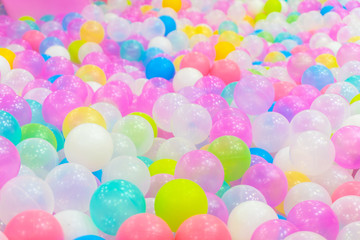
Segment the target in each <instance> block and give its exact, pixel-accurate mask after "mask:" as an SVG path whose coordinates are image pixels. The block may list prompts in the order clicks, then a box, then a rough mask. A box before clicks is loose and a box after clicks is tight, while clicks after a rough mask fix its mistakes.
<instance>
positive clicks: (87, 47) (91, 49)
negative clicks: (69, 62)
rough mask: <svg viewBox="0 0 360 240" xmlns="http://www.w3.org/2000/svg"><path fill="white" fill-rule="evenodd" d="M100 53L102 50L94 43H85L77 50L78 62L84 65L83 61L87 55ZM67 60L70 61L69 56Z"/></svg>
mask: <svg viewBox="0 0 360 240" xmlns="http://www.w3.org/2000/svg"><path fill="white" fill-rule="evenodd" d="M102 52H103V50H102V48H101V47H100V45H99V44H97V43H94V42H86V43H84V44H83V45H81V47H80V48H79V52H78V55H79V60H80V62H82V63H83V64H84V65H85V64H86V63H85V62H84V60H85V58H86V57H87V56H88V55H89V54H91V53H102ZM69 59H70V56H69Z"/></svg>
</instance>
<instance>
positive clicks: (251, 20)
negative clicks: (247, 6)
mask: <svg viewBox="0 0 360 240" xmlns="http://www.w3.org/2000/svg"><path fill="white" fill-rule="evenodd" d="M244 21H246V22H248V23H249V24H250V25H251V26H253V27H254V26H255V21H254V19H253V18H252V17H250V16H249V15H246V16H245V17H244Z"/></svg>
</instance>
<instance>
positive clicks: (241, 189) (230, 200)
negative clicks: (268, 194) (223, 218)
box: [221, 185, 266, 213]
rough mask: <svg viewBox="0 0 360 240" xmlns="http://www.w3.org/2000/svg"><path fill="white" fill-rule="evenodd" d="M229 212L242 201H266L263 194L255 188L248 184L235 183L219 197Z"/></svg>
mask: <svg viewBox="0 0 360 240" xmlns="http://www.w3.org/2000/svg"><path fill="white" fill-rule="evenodd" d="M221 199H222V200H223V201H224V203H225V205H226V207H227V210H228V212H229V213H231V212H232V210H233V209H234V208H235V207H237V206H238V205H240V204H241V203H243V202H247V201H259V202H263V203H266V199H265V197H264V195H263V194H262V193H261V192H260V191H259V190H257V189H256V188H254V187H252V186H249V185H237V186H234V187H232V188H230V189H229V190H227V191H226V192H225V193H224V195H223V196H222V197H221Z"/></svg>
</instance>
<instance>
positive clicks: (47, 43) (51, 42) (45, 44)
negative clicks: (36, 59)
mask: <svg viewBox="0 0 360 240" xmlns="http://www.w3.org/2000/svg"><path fill="white" fill-rule="evenodd" d="M55 45H57V46H62V47H64V44H63V42H62V41H61V40H60V39H58V38H57V37H47V38H45V39H44V40H42V42H41V43H40V47H39V52H40V54H45V52H46V50H47V49H48V48H49V47H51V46H55Z"/></svg>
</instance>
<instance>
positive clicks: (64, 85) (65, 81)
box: [50, 75, 87, 102]
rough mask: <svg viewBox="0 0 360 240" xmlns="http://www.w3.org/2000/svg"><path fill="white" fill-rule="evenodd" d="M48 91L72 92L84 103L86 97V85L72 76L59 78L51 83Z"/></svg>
mask: <svg viewBox="0 0 360 240" xmlns="http://www.w3.org/2000/svg"><path fill="white" fill-rule="evenodd" d="M50 89H51V90H52V91H57V90H67V91H70V92H73V93H75V94H76V95H77V96H79V97H80V98H81V99H82V100H83V101H84V102H85V100H86V97H87V88H86V84H85V83H84V82H83V81H82V80H81V79H80V78H78V77H76V76H73V75H63V76H60V77H59V78H57V79H56V80H55V82H53V84H52V85H51V87H50Z"/></svg>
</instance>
